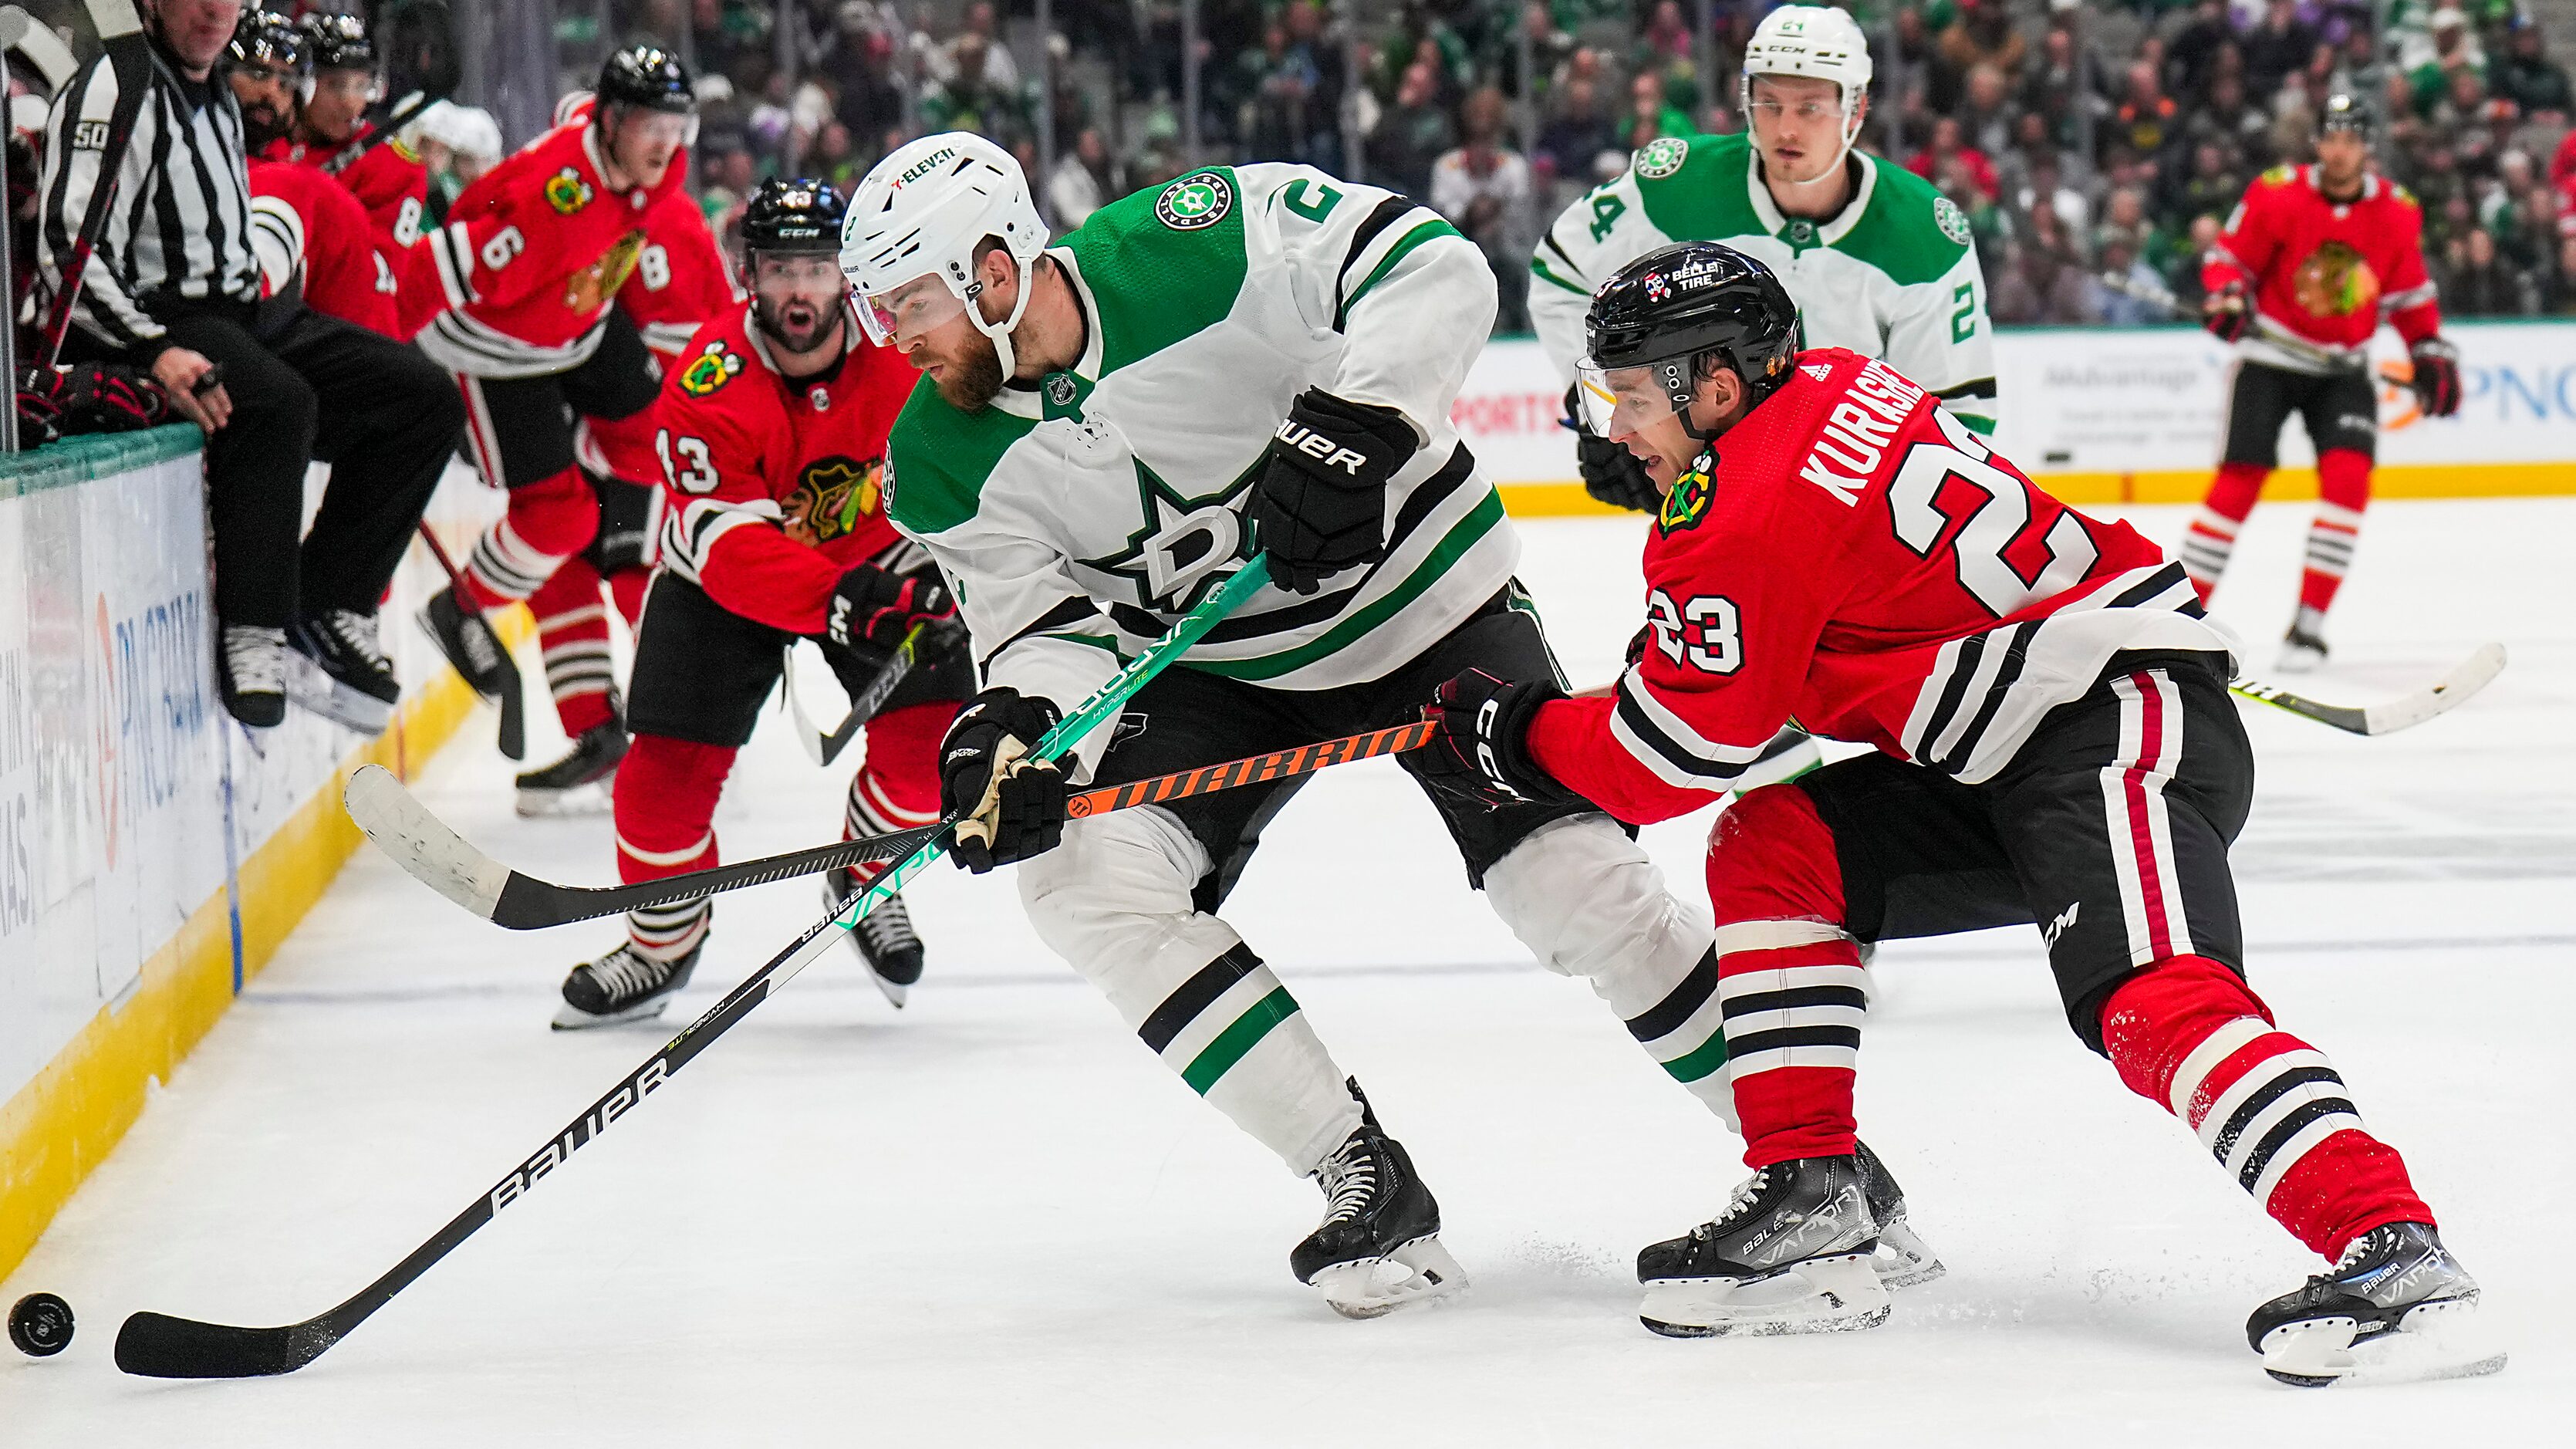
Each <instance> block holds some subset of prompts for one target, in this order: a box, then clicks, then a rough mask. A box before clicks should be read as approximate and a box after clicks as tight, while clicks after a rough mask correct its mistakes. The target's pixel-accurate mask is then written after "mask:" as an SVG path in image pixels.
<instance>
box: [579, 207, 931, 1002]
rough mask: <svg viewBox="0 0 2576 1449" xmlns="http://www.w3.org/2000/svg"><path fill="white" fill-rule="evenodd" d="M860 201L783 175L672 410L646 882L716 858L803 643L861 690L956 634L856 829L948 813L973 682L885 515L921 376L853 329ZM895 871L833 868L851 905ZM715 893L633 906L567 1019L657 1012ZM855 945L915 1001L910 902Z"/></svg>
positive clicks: (880, 747) (645, 705) (879, 750)
mask: <svg viewBox="0 0 2576 1449" xmlns="http://www.w3.org/2000/svg"><path fill="white" fill-rule="evenodd" d="M843 213H844V204H843V201H842V198H841V196H840V194H839V193H838V192H836V191H834V190H833V188H832V187H831V186H830V185H828V184H826V183H823V182H818V181H768V182H764V183H762V184H761V187H760V189H759V190H758V191H756V192H754V193H753V195H752V198H751V202H750V205H749V206H748V208H747V209H746V211H745V213H744V219H743V250H744V264H743V265H744V280H745V281H746V282H747V283H748V284H749V286H750V289H751V292H752V303H751V305H750V306H749V307H747V308H739V309H736V310H735V311H734V312H733V314H732V315H731V316H729V317H728V318H726V319H725V320H723V321H720V322H712V323H709V324H708V325H707V326H705V327H704V328H701V329H700V330H699V332H698V334H697V335H696V336H695V337H694V338H692V339H691V341H690V344H689V349H688V356H687V361H686V363H685V364H684V365H682V366H680V367H678V368H675V369H674V370H673V371H672V374H671V377H670V380H669V381H668V382H667V383H666V384H665V386H664V389H663V394H662V400H661V403H660V405H659V407H658V408H657V409H656V420H657V423H658V428H657V432H656V437H655V447H656V451H657V452H658V453H659V454H660V455H661V458H662V463H663V469H664V472H663V480H664V485H665V487H666V488H667V489H668V491H669V494H670V499H669V513H668V518H667V522H666V524H665V526H664V535H665V542H664V549H663V559H662V562H663V567H662V570H661V572H660V573H659V574H657V575H656V576H655V578H654V583H653V591H652V594H651V596H650V598H649V600H648V601H647V603H646V605H645V611H644V627H643V629H642V630H641V631H640V634H639V642H638V644H637V646H636V655H635V669H634V674H633V686H634V699H633V713H632V723H633V726H634V730H635V736H634V745H633V747H632V748H631V749H630V750H629V751H628V752H627V754H626V758H625V762H624V763H623V764H622V765H621V766H620V767H619V769H618V772H617V787H616V817H617V871H618V878H619V879H620V880H622V881H625V882H627V883H629V884H633V883H635V882H638V881H648V880H656V879H660V878H662V877H664V876H671V875H678V874H681V873H684V872H687V871H693V870H703V869H706V868H707V867H709V866H712V865H715V864H716V863H717V859H716V839H715V832H714V830H713V829H712V828H711V825H710V822H711V821H712V820H713V819H714V816H715V808H716V800H717V797H718V796H719V795H720V794H721V793H722V792H723V789H724V781H725V776H726V775H727V773H728V772H730V771H731V770H732V768H733V757H734V753H735V751H737V750H738V749H740V748H741V747H742V745H743V744H744V742H745V741H747V740H749V739H750V738H751V731H752V725H753V723H754V721H755V720H756V719H757V718H758V716H759V712H760V706H761V702H762V701H763V700H765V699H766V698H767V697H768V695H769V692H770V690H771V689H772V688H774V687H775V686H776V685H777V683H778V676H779V670H780V666H781V663H782V660H783V658H784V653H785V650H786V648H787V647H788V646H792V645H793V644H794V643H795V641H796V639H797V638H798V637H800V636H801V637H805V638H810V639H813V640H815V641H817V642H818V643H820V644H821V645H822V648H823V654H824V657H825V658H827V659H829V660H830V661H831V664H832V669H833V672H834V673H836V674H838V675H839V676H840V678H841V681H842V683H843V684H844V685H846V686H847V687H848V688H849V689H850V691H851V692H852V693H853V694H856V693H857V692H858V691H859V690H861V689H863V688H864V687H865V686H866V685H867V684H868V682H869V681H870V680H871V679H873V678H874V677H875V676H876V674H877V672H878V671H879V670H880V669H882V668H884V667H885V666H886V664H887V662H888V661H889V660H890V659H891V657H892V655H893V652H894V650H895V647H896V646H897V645H898V644H899V643H900V642H901V641H902V640H903V638H904V636H905V635H906V634H907V633H908V632H909V631H910V630H911V629H912V628H913V627H914V626H915V625H922V624H927V625H929V626H930V628H931V630H932V632H933V633H934V634H936V635H937V636H938V638H939V639H940V641H941V642H940V644H939V645H938V647H937V648H935V649H933V650H929V651H926V652H925V653H924V654H923V655H922V656H921V657H920V658H919V659H918V661H917V662H916V663H915V664H914V665H913V667H912V669H911V671H910V672H909V673H907V674H906V675H905V676H904V678H903V682H902V683H901V684H900V685H898V686H897V687H896V689H895V691H894V693H893V694H892V695H891V696H890V697H889V698H888V699H887V700H886V702H885V704H884V706H883V707H882V708H881V709H879V710H878V711H877V713H876V715H875V716H874V717H873V718H871V719H870V720H869V721H868V722H867V736H868V742H867V759H866V762H865V763H864V764H862V765H861V766H860V768H859V771H858V774H857V775H856V776H855V777H853V778H852V779H851V781H850V791H849V799H848V804H847V808H846V811H845V814H844V817H843V828H844V830H845V832H846V833H848V834H851V835H858V834H871V835H873V834H881V833H884V832H887V831H894V830H906V829H910V828H912V827H914V826H918V825H926V824H928V823H930V822H932V821H934V820H936V819H938V818H939V772H938V752H939V742H940V739H941V737H942V736H943V735H944V734H945V733H946V732H947V729H948V725H949V721H950V720H952V719H953V718H955V716H956V713H957V706H958V702H959V701H960V700H962V699H964V698H965V697H966V696H967V695H969V694H972V693H973V692H974V690H975V670H974V666H973V664H972V662H971V661H970V659H969V657H968V655H967V651H966V648H965V641H964V631H963V630H962V629H961V628H959V627H957V625H956V622H955V620H956V606H955V604H954V603H953V602H952V601H951V600H950V598H949V595H948V590H947V588H946V587H945V586H944V585H943V584H942V582H941V580H940V576H939V571H938V569H937V567H936V566H934V565H933V564H932V563H931V562H930V559H929V555H928V554H926V553H925V552H924V551H923V550H922V549H921V548H920V546H919V545H916V544H913V543H911V542H909V541H907V540H905V539H903V538H902V537H900V536H898V535H897V534H896V533H895V531H894V525H893V524H892V523H890V522H888V521H887V519H886V516H885V508H884V495H883V491H882V478H883V470H884V457H885V442H886V434H887V432H888V431H889V430H890V429H891V428H892V427H893V426H894V419H895V414H896V413H897V412H899V411H900V410H901V409H902V407H903V403H904V400H905V399H906V398H907V397H908V396H910V394H911V392H912V386H913V383H914V382H915V380H916V379H915V375H914V373H913V370H912V367H911V365H910V364H909V363H907V362H906V361H905V360H904V359H903V357H902V355H901V354H900V353H897V352H896V351H894V350H893V349H891V348H883V347H877V346H874V345H872V344H870V343H869V342H868V341H867V340H866V339H865V338H863V337H862V336H860V335H859V329H858V328H857V327H856V326H854V325H852V323H851V321H850V314H849V307H848V292H847V284H846V283H845V282H844V281H843V280H842V277H841V271H840V266H839V263H838V261H837V258H836V254H837V252H838V250H839V247H840V236H841V221H842V217H843ZM890 864H892V862H890V861H888V862H871V863H869V864H867V865H864V866H861V867H859V868H857V869H856V870H841V871H834V872H833V873H832V874H831V875H830V876H828V877H826V878H825V890H826V892H827V893H828V894H829V895H830V896H831V897H832V899H834V900H836V901H837V900H846V899H847V898H848V897H849V896H850V895H852V894H855V893H856V892H857V891H858V890H859V889H860V888H861V887H862V886H863V885H864V884H865V883H866V882H868V881H870V880H873V879H875V878H876V876H877V874H878V873H879V872H881V871H882V870H884V869H885V868H886V866H888V865H890ZM708 915H709V905H708V901H707V899H706V898H705V897H704V896H700V897H696V898H694V899H691V900H687V901H682V902H678V903H675V904H672V905H666V906H655V907H652V908H650V909H646V910H640V911H634V912H631V913H629V914H628V916H627V921H626V929H627V939H626V941H625V942H624V943H623V944H621V945H620V946H618V947H617V948H616V949H615V950H613V951H611V952H609V953H608V954H607V955H606V956H603V957H601V958H600V959H599V960H596V961H592V962H589V963H587V964H585V965H581V966H576V967H574V968H573V971H572V974H571V975H570V976H568V977H566V978H565V980H564V984H563V998H564V1005H563V1008H562V1010H561V1011H560V1012H558V1013H557V1015H556V1017H555V1025H556V1026H557V1027H558V1028H572V1027H587V1026H598V1025H606V1024H608V1023H611V1022H618V1021H631V1020H635V1019H637V1018H640V1017H647V1016H655V1015H659V1014H660V1013H661V1011H662V1008H663V1006H664V1005H665V1004H666V1003H667V1001H668V1000H669V998H670V996H671V993H673V992H675V991H677V990H679V989H680V987H681V986H682V985H684V984H685V983H686V982H687V981H688V979H689V975H690V973H691V972H692V971H693V970H694V969H695V968H696V965H697V961H698V955H699V953H700V952H701V951H702V950H704V949H705V946H706V937H707V923H708ZM851 940H852V942H853V943H854V944H855V945H856V946H857V948H858V950H859V953H860V955H861V956H862V957H863V958H864V959H865V960H866V961H867V963H868V966H869V968H870V970H871V971H872V972H873V973H874V975H875V978H876V980H877V983H878V985H879V986H880V987H881V988H883V990H884V991H885V993H886V995H887V997H888V998H889V999H891V1000H892V1001H893V1002H894V1003H895V1004H896V1005H898V1006H900V1005H902V1004H903V1000H904V995H905V993H906V992H907V991H908V990H909V989H910V988H911V986H912V983H913V982H915V981H917V980H919V979H920V976H921V966H922V947H921V942H920V940H919V938H918V937H917V936H916V935H914V933H913V931H912V927H911V924H910V918H909V917H908V915H907V914H906V912H905V910H904V903H903V898H902V897H901V896H900V895H895V896H889V897H888V898H886V899H885V900H884V901H882V902H880V903H879V904H878V905H877V907H876V909H875V910H874V911H872V912H871V913H869V914H868V915H867V916H866V917H865V918H863V919H862V920H861V921H860V922H859V924H858V926H857V927H856V928H855V929H854V930H853V931H852V932H851Z"/></svg>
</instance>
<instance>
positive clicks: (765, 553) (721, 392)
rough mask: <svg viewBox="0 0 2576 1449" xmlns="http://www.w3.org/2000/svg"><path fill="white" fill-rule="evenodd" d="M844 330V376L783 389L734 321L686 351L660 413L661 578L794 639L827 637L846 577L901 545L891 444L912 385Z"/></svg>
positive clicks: (907, 370)
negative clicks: (893, 512)
mask: <svg viewBox="0 0 2576 1449" xmlns="http://www.w3.org/2000/svg"><path fill="white" fill-rule="evenodd" d="M844 331H845V333H846V334H847V336H848V338H849V340H850V342H851V343H852V344H853V345H852V346H851V348H850V350H849V351H847V352H845V353H844V354H843V355H842V358H841V362H840V365H839V366H838V367H836V368H834V369H833V370H831V371H830V372H827V373H824V374H821V375H819V376H815V377H803V378H793V379H791V378H787V377H782V376H780V375H779V372H778V369H777V367H776V366H775V365H774V364H773V363H772V362H771V360H770V353H769V348H768V346H767V344H766V343H765V342H764V341H763V340H762V338H761V336H760V333H759V330H758V328H757V327H756V326H755V325H754V324H753V322H752V320H751V309H750V308H748V307H744V308H740V309H738V310H737V311H735V312H734V314H733V315H732V316H731V317H728V318H726V319H725V320H723V321H721V322H711V323H709V324H707V325H706V326H705V327H704V328H702V329H700V330H699V332H698V335H697V336H696V337H694V338H692V339H691V340H690V343H689V348H688V352H687V355H686V356H685V358H684V359H683V360H682V361H681V362H680V363H679V364H678V365H677V366H675V367H673V368H671V370H670V373H669V375H668V376H667V377H665V378H664V379H663V382H662V396H661V399H660V400H659V401H658V402H656V403H655V404H654V409H655V416H656V418H657V420H658V421H659V423H660V428H659V430H658V431H657V432H656V434H655V436H654V450H655V451H656V452H657V453H658V454H660V456H661V461H662V474H663V482H664V485H665V486H666V487H667V488H668V490H669V492H670V505H671V506H670V507H669V508H668V509H667V510H665V513H664V523H663V533H662V562H663V566H664V567H666V568H669V569H670V570H671V571H672V572H674V573H676V574H678V575H679V576H680V577H682V578H684V579H687V580H689V581H690V582H692V583H695V584H697V585H698V586H699V587H700V588H703V589H705V590H706V591H707V596H708V597H709V598H712V599H714V600H715V601H716V602H717V603H719V604H722V605H723V606H724V607H726V608H727V609H730V610H732V611H733V612H734V613H737V614H740V615H742V616H743V617H745V618H747V619H755V620H758V621H759V622H761V623H763V624H767V625H769V626H770V627H772V628H775V629H785V630H788V631H789V632H791V633H796V634H819V633H821V632H823V625H824V621H825V617H826V615H827V614H828V612H829V610H830V606H831V602H832V589H833V586H834V585H835V584H837V583H839V582H840V579H841V575H842V574H843V573H844V572H846V571H847V570H848V569H849V568H850V566H851V565H853V564H859V563H865V562H866V561H867V560H868V559H870V558H871V557H873V556H875V555H876V554H878V553H881V552H883V551H884V550H885V549H886V548H887V547H889V546H891V545H892V544H894V543H895V542H896V541H897V539H896V534H895V531H894V525H893V524H891V523H889V522H887V521H886V516H885V504H884V488H883V482H882V480H883V476H884V472H885V443H886V434H887V432H888V431H890V430H891V429H892V428H893V427H894V419H895V414H897V413H899V412H901V411H902V410H903V404H904V400H905V399H906V398H908V397H910V396H911V395H912V388H913V384H914V383H915V382H917V381H919V379H920V374H918V373H916V372H915V371H914V370H913V367H912V364H910V363H908V362H906V361H904V360H903V355H902V354H901V353H898V352H896V351H895V350H894V349H892V348H887V347H877V346H874V345H872V344H870V343H869V342H867V341H866V340H865V339H864V338H862V337H860V336H859V332H858V329H857V328H856V327H847V326H845V328H844Z"/></svg>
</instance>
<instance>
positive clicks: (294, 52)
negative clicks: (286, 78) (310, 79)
mask: <svg viewBox="0 0 2576 1449" xmlns="http://www.w3.org/2000/svg"><path fill="white" fill-rule="evenodd" d="M312 56H313V47H312V43H311V38H310V37H309V36H307V35H306V34H305V33H304V29H303V27H302V26H299V25H297V24H296V23H295V22H294V21H292V20H289V19H288V18H286V17H285V16H284V15H281V14H279V13H278V12H276V11H274V10H245V11H243V12H242V18H241V20H240V22H239V23H238V24H236V25H234V26H233V38H232V43H231V44H229V45H227V46H225V47H224V58H225V60H226V61H227V62H228V63H229V64H232V65H258V66H275V67H277V68H278V69H280V70H287V71H292V72H294V73H295V74H297V75H302V74H304V72H305V70H306V67H307V66H308V65H309V64H310V63H311V61H312Z"/></svg>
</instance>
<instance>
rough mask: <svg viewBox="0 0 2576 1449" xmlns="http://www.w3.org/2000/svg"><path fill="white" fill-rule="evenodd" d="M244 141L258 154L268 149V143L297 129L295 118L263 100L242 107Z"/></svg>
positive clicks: (253, 153) (254, 153)
mask: <svg viewBox="0 0 2576 1449" xmlns="http://www.w3.org/2000/svg"><path fill="white" fill-rule="evenodd" d="M241 113H242V143H243V145H244V146H246V147H247V148H248V149H249V151H250V154H251V155H253V156H257V155H258V154H259V153H260V152H262V151H265V150H267V149H268V143H269V142H271V141H274V140H276V139H277V138H278V137H280V136H283V135H285V134H287V133H288V132H289V131H292V130H294V129H295V118H294V117H292V116H289V115H288V114H287V113H286V112H285V111H283V110H281V109H279V108H278V107H276V106H272V105H269V104H267V103H266V102H261V103H259V104H257V105H248V106H244V107H242V108H241Z"/></svg>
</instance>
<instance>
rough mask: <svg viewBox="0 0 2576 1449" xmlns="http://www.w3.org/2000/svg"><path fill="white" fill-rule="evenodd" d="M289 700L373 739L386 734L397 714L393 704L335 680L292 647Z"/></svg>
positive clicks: (288, 657) (288, 663) (288, 656)
mask: <svg viewBox="0 0 2576 1449" xmlns="http://www.w3.org/2000/svg"><path fill="white" fill-rule="evenodd" d="M286 700H287V703H289V704H292V705H294V706H295V707H296V708H298V709H301V710H303V711H305V712H306V713H307V714H316V715H320V716H321V717H322V718H324V719H327V720H329V721H331V722H332V723H333V724H336V725H339V726H341V727H343V728H345V729H352V730H355V731H357V732H358V733H359V734H362V735H365V736H367V737H368V738H370V739H373V738H374V737H376V736H377V735H380V734H383V733H384V732H385V726H386V725H388V724H390V723H392V722H393V717H394V707H393V706H392V705H390V704H387V703H385V702H384V701H383V700H381V699H378V698H376V697H375V696H374V695H372V694H369V693H367V692H366V691H365V690H363V689H352V688H350V687H349V686H348V685H345V684H342V683H341V682H340V681H338V680H336V679H333V678H332V677H331V675H330V671H328V670H326V669H324V668H323V667H322V666H321V665H319V664H316V663H314V662H313V661H312V660H311V659H310V658H308V657H306V656H305V655H303V654H301V653H299V652H297V651H295V650H293V649H289V650H288V651H286Z"/></svg>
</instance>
